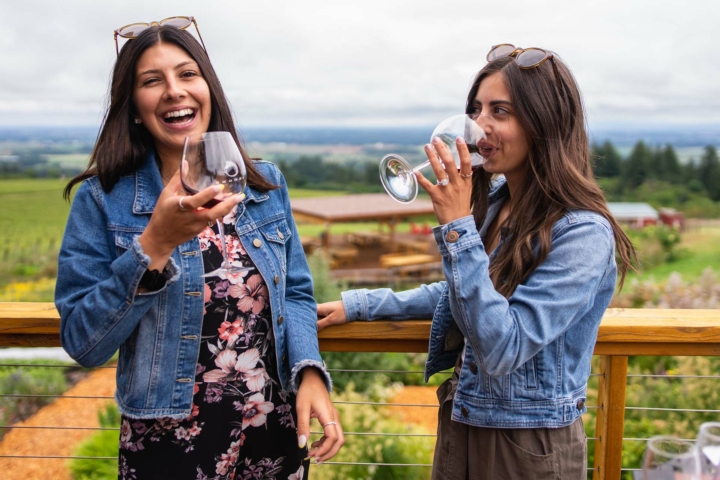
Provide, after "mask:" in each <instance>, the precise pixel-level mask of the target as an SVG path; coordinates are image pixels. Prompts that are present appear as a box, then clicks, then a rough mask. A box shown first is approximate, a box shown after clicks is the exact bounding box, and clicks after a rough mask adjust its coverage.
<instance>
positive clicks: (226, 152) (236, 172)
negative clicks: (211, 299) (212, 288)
mask: <svg viewBox="0 0 720 480" xmlns="http://www.w3.org/2000/svg"><path fill="white" fill-rule="evenodd" d="M180 181H181V182H182V185H183V188H184V189H185V190H186V191H187V193H189V194H191V195H194V194H196V193H198V192H199V191H201V190H204V189H206V188H208V187H210V186H213V185H223V186H224V188H223V190H222V191H220V192H219V193H218V194H217V195H216V196H215V197H214V198H212V199H210V200H209V201H208V202H207V203H206V204H205V205H203V208H212V207H214V206H215V205H217V204H218V203H220V202H221V201H223V200H224V199H225V198H227V197H228V196H230V195H233V194H236V193H242V191H243V190H245V185H246V184H247V173H246V170H245V162H244V161H243V158H242V155H241V154H240V150H239V149H238V146H237V144H236V143H235V139H234V138H233V136H232V135H231V134H230V132H206V133H202V134H196V135H191V136H189V137H186V138H185V145H184V146H183V155H182V163H181V170H180ZM216 223H217V227H218V234H219V235H220V244H221V245H222V255H223V264H222V265H221V266H220V267H219V268H218V269H216V270H213V271H212V272H209V273H206V274H204V275H202V276H203V277H210V276H217V275H218V274H239V273H244V272H247V271H249V270H251V268H248V267H243V266H242V265H237V264H234V263H233V262H230V261H229V259H228V252H227V243H226V242H225V227H224V226H223V222H222V218H219V219H217V220H216Z"/></svg>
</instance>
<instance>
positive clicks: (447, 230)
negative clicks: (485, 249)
mask: <svg viewBox="0 0 720 480" xmlns="http://www.w3.org/2000/svg"><path fill="white" fill-rule="evenodd" d="M433 235H434V236H435V241H436V242H437V245H438V250H439V251H440V255H443V256H445V255H448V254H451V253H453V252H457V251H460V250H466V249H468V248H470V247H474V246H477V245H482V240H481V239H480V234H479V233H478V231H477V227H476V226H475V219H474V218H473V216H472V215H468V216H466V217H462V218H458V219H457V220H453V221H452V222H450V223H446V224H445V225H439V226H437V227H434V228H433Z"/></svg>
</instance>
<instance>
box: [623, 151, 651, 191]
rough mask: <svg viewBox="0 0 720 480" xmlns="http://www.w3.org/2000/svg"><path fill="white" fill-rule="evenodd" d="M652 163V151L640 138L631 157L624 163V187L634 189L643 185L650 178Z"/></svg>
mask: <svg viewBox="0 0 720 480" xmlns="http://www.w3.org/2000/svg"><path fill="white" fill-rule="evenodd" d="M651 163H652V151H651V150H650V149H649V148H648V147H647V146H645V143H644V142H643V141H642V140H640V141H639V142H638V143H636V144H635V147H634V148H633V151H632V153H631V154H630V157H628V159H627V161H626V162H625V164H624V165H623V166H624V169H623V170H624V171H623V180H622V181H623V188H624V189H625V190H633V189H635V188H637V187H639V186H640V185H642V184H643V182H644V181H645V180H647V179H648V176H649V175H648V171H649V167H650V165H651Z"/></svg>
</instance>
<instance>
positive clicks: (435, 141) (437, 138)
mask: <svg viewBox="0 0 720 480" xmlns="http://www.w3.org/2000/svg"><path fill="white" fill-rule="evenodd" d="M432 141H433V143H440V142H441V140H440V137H433V139H432Z"/></svg>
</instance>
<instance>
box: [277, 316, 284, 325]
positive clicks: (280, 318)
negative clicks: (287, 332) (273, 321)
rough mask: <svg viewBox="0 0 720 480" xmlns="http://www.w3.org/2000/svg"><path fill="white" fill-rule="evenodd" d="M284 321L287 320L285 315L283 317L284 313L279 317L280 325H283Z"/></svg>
mask: <svg viewBox="0 0 720 480" xmlns="http://www.w3.org/2000/svg"><path fill="white" fill-rule="evenodd" d="M284 321H285V317H283V316H282V315H280V316H279V317H278V325H282V324H283V322H284Z"/></svg>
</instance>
